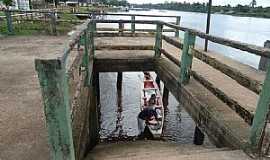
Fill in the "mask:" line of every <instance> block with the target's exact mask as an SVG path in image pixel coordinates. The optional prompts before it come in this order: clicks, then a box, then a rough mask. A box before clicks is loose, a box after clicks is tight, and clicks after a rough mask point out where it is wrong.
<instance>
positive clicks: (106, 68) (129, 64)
mask: <svg viewBox="0 0 270 160" xmlns="http://www.w3.org/2000/svg"><path fill="white" fill-rule="evenodd" d="M94 65H95V70H96V71H97V72H127V71H129V72H141V71H154V69H155V67H154V58H148V59H133V60H130V59H96V60H95V63H94Z"/></svg>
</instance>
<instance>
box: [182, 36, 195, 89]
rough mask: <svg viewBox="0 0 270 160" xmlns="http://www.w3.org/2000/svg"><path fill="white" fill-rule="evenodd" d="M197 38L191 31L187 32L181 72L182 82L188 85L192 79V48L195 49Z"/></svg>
mask: <svg viewBox="0 0 270 160" xmlns="http://www.w3.org/2000/svg"><path fill="white" fill-rule="evenodd" d="M195 39H196V36H195V35H193V34H191V33H190V32H189V31H186V32H185V37H184V46H183V50H182V57H181V72H180V82H181V83H183V84H187V83H188V82H189V79H190V71H191V67H192V59H193V55H192V53H191V50H190V49H191V48H194V45H195Z"/></svg>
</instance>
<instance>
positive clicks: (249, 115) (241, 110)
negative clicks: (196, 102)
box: [162, 49, 254, 125]
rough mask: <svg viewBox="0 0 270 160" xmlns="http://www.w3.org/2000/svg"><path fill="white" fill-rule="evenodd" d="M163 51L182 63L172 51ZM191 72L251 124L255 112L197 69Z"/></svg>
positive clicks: (173, 60) (177, 63)
mask: <svg viewBox="0 0 270 160" xmlns="http://www.w3.org/2000/svg"><path fill="white" fill-rule="evenodd" d="M162 53H163V54H164V56H165V57H166V58H168V59H169V60H171V61H172V62H173V63H174V64H176V65H177V66H180V65H181V62H180V61H179V60H178V59H176V58H175V57H174V56H172V55H171V54H170V53H168V52H167V51H166V50H164V49H163V50H162ZM190 74H191V75H192V76H193V77H194V79H196V80H197V81H198V82H200V83H201V84H202V85H203V86H204V87H206V88H207V89H208V90H209V91H211V92H212V93H213V94H214V95H215V96H217V97H218V98H219V99H220V100H222V101H223V102H224V103H226V104H227V105H228V106H229V107H230V108H231V109H232V110H234V111H235V112H236V113H237V114H238V115H240V116H241V117H242V118H243V119H244V120H245V121H246V122H247V123H248V124H250V125H251V123H252V119H253V116H254V115H253V113H251V112H250V111H248V110H247V109H246V108H244V107H242V106H241V105H240V104H239V103H238V102H237V101H235V100H234V99H232V98H230V95H227V94H225V93H224V92H223V91H222V90H220V89H219V88H218V86H214V85H213V84H212V83H211V82H209V81H208V80H207V79H205V78H204V77H203V75H200V74H198V73H196V72H195V71H192V70H191V71H190Z"/></svg>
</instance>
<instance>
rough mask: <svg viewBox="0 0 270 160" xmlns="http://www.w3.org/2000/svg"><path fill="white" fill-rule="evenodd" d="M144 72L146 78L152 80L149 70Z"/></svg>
mask: <svg viewBox="0 0 270 160" xmlns="http://www.w3.org/2000/svg"><path fill="white" fill-rule="evenodd" d="M143 73H144V77H145V79H146V80H151V75H150V73H149V72H143Z"/></svg>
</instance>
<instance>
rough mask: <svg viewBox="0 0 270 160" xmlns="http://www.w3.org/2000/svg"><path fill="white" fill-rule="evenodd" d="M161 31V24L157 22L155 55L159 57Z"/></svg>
mask: <svg viewBox="0 0 270 160" xmlns="http://www.w3.org/2000/svg"><path fill="white" fill-rule="evenodd" d="M162 31H163V25H162V24H160V23H158V24H157V29H156V42H155V57H160V55H161V48H162Z"/></svg>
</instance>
